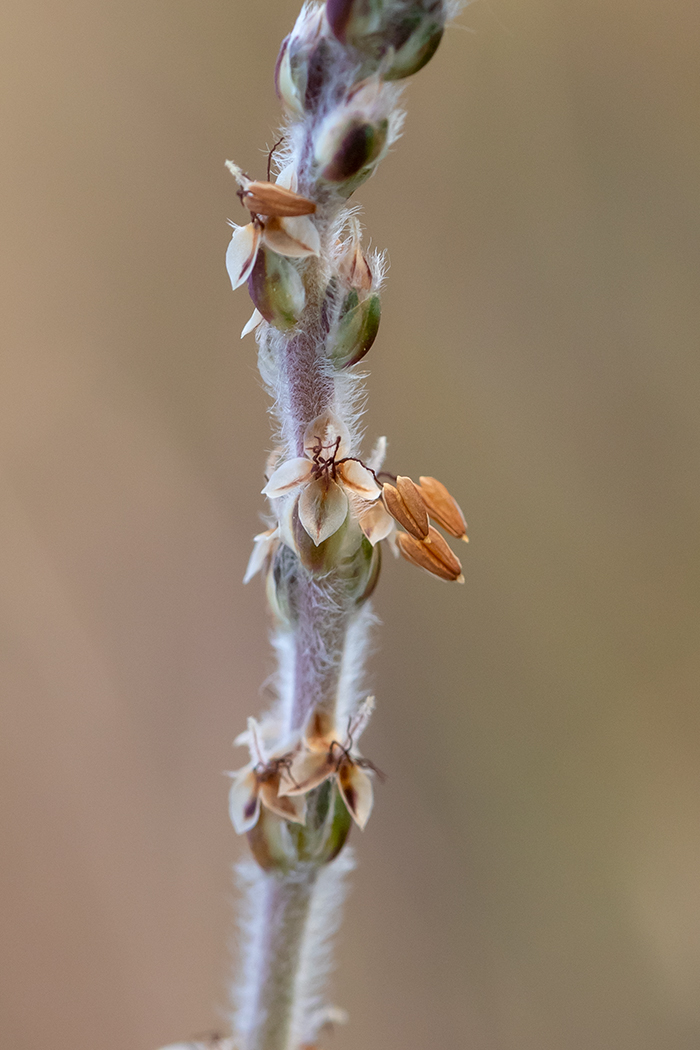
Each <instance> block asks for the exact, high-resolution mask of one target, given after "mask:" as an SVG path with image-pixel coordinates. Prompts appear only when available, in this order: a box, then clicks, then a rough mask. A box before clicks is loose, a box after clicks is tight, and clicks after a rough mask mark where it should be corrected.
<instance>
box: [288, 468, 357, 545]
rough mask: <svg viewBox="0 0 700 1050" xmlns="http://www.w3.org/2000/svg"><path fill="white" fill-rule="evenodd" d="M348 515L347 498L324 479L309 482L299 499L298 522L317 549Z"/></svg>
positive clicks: (341, 491)
mask: <svg viewBox="0 0 700 1050" xmlns="http://www.w3.org/2000/svg"><path fill="white" fill-rule="evenodd" d="M347 514H348V497H347V496H346V495H345V493H344V492H343V490H342V489H341V487H340V485H336V483H335V482H334V481H329V480H328V479H326V478H317V479H316V481H312V482H310V483H309V484H308V485H307V486H306V488H305V489H304V491H303V492H302V494H301V496H300V498H299V521H300V522H301V524H302V525H303V526H304V528H305V529H306V531H307V532H308V534H309V536H310V537H311V539H312V540H313V541H314V543H315V544H316V546H317V547H318V545H319V543H323V541H324V540H327V539H328V537H329V536H332V535H333V533H334V532H337V531H338V529H339V528H340V526H341V525H342V524H343V522H344V521H345V519H346V517H347Z"/></svg>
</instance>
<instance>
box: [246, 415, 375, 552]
mask: <svg viewBox="0 0 700 1050" xmlns="http://www.w3.org/2000/svg"><path fill="white" fill-rule="evenodd" d="M349 448H350V435H349V433H348V430H347V427H346V426H345V425H344V424H343V423H342V422H341V421H340V420H339V419H338V418H337V416H335V415H334V414H333V413H332V412H326V413H324V414H323V415H321V416H318V417H317V418H316V419H314V420H313V421H312V422H311V423H310V424H309V426H308V427H307V429H306V433H305V435H304V452H305V455H304V456H299V457H298V458H296V459H288V460H287V462H286V463H283V464H282V466H281V467H278V468H277V470H276V471H275V472H274V473H273V475H272V477H271V478H270V480H269V481H268V483H267V485H266V486H265V488H264V489H263V494H264V495H265V496H269V498H270V499H280V498H281V497H282V496H287V495H289V494H291V493H300V495H299V504H298V507H299V510H298V513H299V521H300V522H301V524H302V525H303V527H304V529H305V530H306V532H307V533H308V534H309V536H310V537H311V539H312V540H313V541H314V543H315V544H316V546H318V545H319V543H323V541H324V540H327V539H328V537H329V536H332V535H333V533H334V532H337V530H338V529H339V528H340V526H341V525H342V524H343V522H344V521H345V518H346V517H347V513H348V496H349V495H350V496H353V497H356V498H357V499H359V500H361V501H362V503H373V502H374V501H375V500H377V499H379V496H380V495H381V491H382V490H381V487H380V486H379V485H378V483H377V481H376V479H375V477H374V474H373V473H372V471H371V470H370V469H369V468H368V467H366V466H365V465H364V463H361V462H360V460H358V459H355V458H353V457H351V456H348V455H347V452H348V451H349Z"/></svg>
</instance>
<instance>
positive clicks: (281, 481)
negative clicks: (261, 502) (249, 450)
mask: <svg viewBox="0 0 700 1050" xmlns="http://www.w3.org/2000/svg"><path fill="white" fill-rule="evenodd" d="M312 468H313V463H312V462H311V460H310V459H305V458H302V457H299V459H288V460H287V462H286V463H283V464H282V466H281V467H278V468H277V470H276V471H275V472H274V473H273V475H272V477H271V478H270V480H269V481H268V483H267V485H266V486H265V488H264V489H263V490H262V492H263V496H269V497H270V499H279V497H280V496H286V494H287V493H288V492H292V491H293V490H294V489H296V488H298V487H299V486H300V485H305V484H306V482H307V481H308V480H309V478H310V477H311V470H312Z"/></svg>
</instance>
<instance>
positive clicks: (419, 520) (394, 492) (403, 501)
mask: <svg viewBox="0 0 700 1050" xmlns="http://www.w3.org/2000/svg"><path fill="white" fill-rule="evenodd" d="M383 495H384V504H385V506H386V509H387V510H388V511H389V513H390V514H391V516H392V518H396V520H397V521H398V523H399V525H403V527H404V528H405V529H406V531H407V532H410V534H411V536H414V537H415V538H416V539H417V540H425V539H427V537H428V529H429V525H428V512H427V510H426V507H425V503H424V502H423V497H422V496H421V494H420V490H419V489H418V486H417V485H416V484H414V482H412V481H411V479H410V478H402V477H400V476H399V477H398V478H397V479H396V487H394V486H393V485H389V484H385V485H384V489H383Z"/></svg>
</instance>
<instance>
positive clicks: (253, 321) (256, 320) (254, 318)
mask: <svg viewBox="0 0 700 1050" xmlns="http://www.w3.org/2000/svg"><path fill="white" fill-rule="evenodd" d="M262 320H264V318H263V315H262V314H261V313H260V311H259V310H253V312H252V314H251V315H250V320H249V321H248V323H247V324H246V326H245V327H244V329H243V331H242V332H241V339H243V337H244V336H246V335H248V334H249V333H250V332H253V331H255V329H256V328H257V327H258V325H259V324H260V322H261V321H262Z"/></svg>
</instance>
